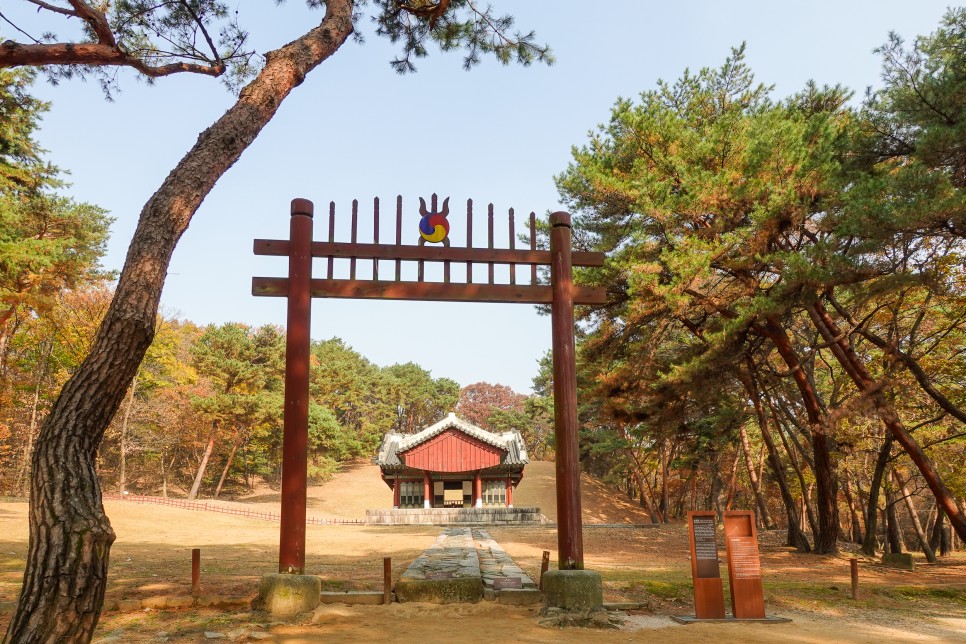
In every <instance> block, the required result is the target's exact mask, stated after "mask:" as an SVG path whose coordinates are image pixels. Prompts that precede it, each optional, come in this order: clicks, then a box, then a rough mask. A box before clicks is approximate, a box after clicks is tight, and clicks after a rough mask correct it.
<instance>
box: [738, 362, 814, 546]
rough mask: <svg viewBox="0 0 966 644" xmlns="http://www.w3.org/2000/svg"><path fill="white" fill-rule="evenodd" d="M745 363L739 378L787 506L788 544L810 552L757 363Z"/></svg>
mask: <svg viewBox="0 0 966 644" xmlns="http://www.w3.org/2000/svg"><path fill="white" fill-rule="evenodd" d="M745 364H746V365H747V367H748V371H747V372H746V371H745V370H743V369H741V368H739V369H738V370H737V374H738V379H739V380H740V381H741V384H742V385H743V386H744V388H745V392H746V393H747V394H748V398H749V399H750V400H751V404H752V406H754V408H755V415H756V416H757V417H758V429H759V431H761V439H762V441H763V442H764V443H765V449H767V450H768V464H769V465H770V466H771V471H772V474H773V475H774V477H775V481H777V483H778V491H779V492H780V493H781V496H782V503H783V504H784V506H785V516H786V518H787V521H788V539H787V544H788V545H789V546H791V547H792V548H795V549H796V550H798V551H799V552H810V551H811V550H812V548H811V546H810V545H809V543H808V538H807V537H806V536H805V533H804V532H802V526H801V524H800V523H799V521H798V516H797V513H796V512H795V499H794V498H793V497H792V492H791V488H789V486H788V479H787V478H786V477H785V468H784V466H783V465H782V460H781V455H780V454H779V453H778V448H777V447H776V446H775V440H774V438H773V437H772V435H771V430H769V429H768V417H767V415H766V414H765V407H764V405H762V404H761V395H760V393H759V391H760V390H759V387H758V381H757V379H756V377H755V373H756V369H755V363H754V361H753V360H752V359H751V356H748V357H746V359H745Z"/></svg>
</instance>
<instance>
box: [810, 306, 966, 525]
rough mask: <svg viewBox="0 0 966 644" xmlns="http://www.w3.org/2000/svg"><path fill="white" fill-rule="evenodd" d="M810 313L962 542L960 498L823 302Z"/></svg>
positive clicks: (963, 518)
mask: <svg viewBox="0 0 966 644" xmlns="http://www.w3.org/2000/svg"><path fill="white" fill-rule="evenodd" d="M807 310H808V314H809V317H811V319H812V322H813V323H814V324H815V327H816V328H817V329H818V330H819V333H820V334H821V335H822V337H823V338H824V339H825V341H826V342H828V343H829V346H830V348H831V349H832V354H833V355H834V356H835V358H836V360H838V362H839V364H841V365H842V368H843V369H844V370H845V372H846V373H847V374H849V377H850V378H851V379H852V381H853V382H854V383H855V385H856V386H857V387H858V388H859V391H861V392H863V393H865V394H868V395H869V396H870V397H871V399H872V402H873V404H874V405H875V409H876V412H877V413H878V415H879V419H880V420H881V421H882V424H883V425H885V426H886V428H887V429H888V430H889V431H891V432H892V435H893V437H894V438H895V440H896V442H898V443H899V444H900V445H902V449H903V450H905V452H906V454H908V455H909V458H910V459H912V462H913V463H914V464H915V465H916V468H917V469H918V470H919V473H920V474H921V475H922V478H923V480H924V481H925V482H926V485H928V486H929V489H930V490H931V491H932V493H933V496H935V497H936V501H937V502H938V503H939V505H940V506H941V507H942V509H943V510H944V511H945V512H946V516H947V517H948V518H949V523H950V525H952V526H953V529H954V530H956V533H957V534H959V537H960V539H966V515H964V513H963V512H962V510H961V509H960V508H959V507H958V506H957V504H956V498H955V497H954V496H953V495H952V493H951V492H950V491H949V488H947V487H946V484H945V483H944V482H943V480H942V477H941V476H940V475H939V472H938V471H937V470H936V468H935V467H934V466H933V464H932V460H930V458H929V457H928V456H926V453H925V452H924V451H923V450H922V447H920V445H919V443H918V441H916V439H915V438H914V437H913V435H912V434H911V433H909V431H908V430H906V428H905V426H904V425H903V424H902V421H900V420H899V416H898V414H896V411H895V409H894V408H893V406H892V405H891V404H889V402H888V400H886V397H885V393H884V392H883V391H882V387H881V386H880V385H879V383H878V382H876V381H875V379H874V378H872V376H871V374H869V371H868V369H866V368H865V364H864V363H863V361H862V360H860V359H859V357H858V356H857V355H856V353H855V351H854V350H853V349H852V346H851V345H850V344H849V343H848V342H847V341H846V337H845V336H844V335H843V334H842V333H841V331H839V328H838V326H837V325H836V324H835V321H834V320H833V319H832V316H830V315H829V314H828V311H827V310H826V309H825V307H824V306H822V303H821V302H816V303H814V304H812V305H811V306H808V307H807Z"/></svg>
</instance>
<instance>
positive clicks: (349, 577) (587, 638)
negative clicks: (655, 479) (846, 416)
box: [0, 463, 966, 643]
mask: <svg viewBox="0 0 966 644" xmlns="http://www.w3.org/2000/svg"><path fill="white" fill-rule="evenodd" d="M552 471H553V470H552V464H539V463H537V464H533V465H531V466H530V467H528V469H527V475H526V477H525V478H524V482H523V484H521V486H520V488H519V490H518V492H517V494H516V497H515V501H516V505H518V506H523V505H538V506H539V507H541V508H542V509H543V510H544V512H545V514H548V515H549V516H551V517H552V516H553V505H554V498H555V496H554V492H553V486H552V481H553V478H552ZM270 494H271V493H270V492H260V493H259V495H260V496H259V498H253V499H251V500H250V502H252V503H254V504H257V505H258V506H260V507H263V508H266V509H275V510H276V511H277V507H278V501H277V498H271V497H270V496H269V495H270ZM310 497H311V500H310V509H309V514H310V515H312V516H332V517H345V518H357V517H361V516H364V513H365V509H366V508H367V507H385V505H387V504H388V502H389V500H390V499H391V495H390V492H389V488H388V487H386V486H385V484H384V483H382V482H381V481H380V480H379V479H378V474H377V472H376V471H375V468H373V467H372V466H368V465H358V466H355V467H352V468H349V469H348V470H347V471H346V472H344V473H342V474H340V475H338V476H336V477H335V478H334V479H333V480H332V481H330V482H328V483H327V484H326V485H324V486H320V487H318V488H314V489H313V490H312V492H311V494H310ZM582 502H583V508H584V516H585V518H586V519H587V520H588V521H589V522H593V523H631V524H639V523H646V522H647V520H646V517H645V516H644V515H643V513H641V512H640V508H638V507H637V506H636V505H634V504H632V503H628V502H627V501H626V500H624V497H622V496H621V495H619V494H617V493H616V492H614V491H612V490H608V489H607V488H606V487H605V486H603V485H601V484H600V483H599V482H597V481H593V480H591V479H587V480H585V482H584V489H583V498H582ZM226 503H227V502H226ZM106 508H107V512H108V515H109V516H110V517H111V522H112V524H113V526H114V529H115V531H116V532H117V535H118V539H117V542H116V543H115V545H114V547H113V548H112V550H111V574H110V579H109V586H108V591H107V605H108V606H110V605H112V604H114V603H115V602H117V601H118V600H122V599H131V598H134V599H144V598H147V597H154V596H160V595H175V596H177V595H186V594H187V593H188V590H189V583H190V550H191V548H193V547H200V548H201V549H202V586H203V592H205V593H211V594H217V595H222V596H242V597H249V596H252V595H253V594H254V592H255V589H256V587H257V583H258V579H259V577H260V576H261V575H262V574H264V573H268V572H273V570H274V569H275V568H276V565H277V559H276V556H277V549H278V524H277V523H272V522H268V521H261V520H256V519H247V518H243V517H237V516H230V515H224V514H218V513H213V512H201V511H192V510H182V509H177V508H169V507H162V506H157V505H146V504H145V505H142V504H135V503H130V502H119V501H109V502H107V504H106ZM26 510H27V506H26V504H25V503H0V607H2V606H3V605H4V604H3V602H8V604H7V609H6V610H3V609H2V608H0V629H3V628H5V626H6V623H7V621H8V620H9V618H10V612H9V602H13V601H15V600H16V596H17V593H18V590H19V585H20V578H21V575H22V571H23V565H24V561H25V556H26V543H27V518H26V517H27V515H26ZM438 531H439V529H438V528H433V527H375V526H373V527H367V526H309V527H308V529H307V536H308V538H307V543H306V549H307V556H306V566H307V571H308V572H310V573H312V574H317V575H319V576H321V577H322V579H323V583H324V586H325V588H326V589H327V590H348V589H367V588H368V589H380V588H381V583H382V581H381V580H382V558H383V557H384V556H390V557H392V560H393V573H394V577H395V578H398V577H399V575H400V574H401V573H402V571H403V570H404V569H405V567H406V566H407V565H408V564H409V562H410V561H412V559H413V558H414V557H415V556H416V555H417V554H418V553H419V552H420V551H421V550H422V549H423V548H425V547H426V546H428V545H429V544H430V543H431V542H432V541H433V539H434V538H435V536H436V534H438ZM490 533H491V534H492V535H493V537H494V538H495V539H496V540H497V541H498V542H499V543H500V544H501V545H502V546H503V547H504V548H506V550H507V551H508V552H509V553H510V554H511V555H512V556H513V557H514V559H515V560H516V561H517V562H518V563H519V564H520V565H521V566H522V567H523V568H524V569H525V570H526V571H527V572H528V573H529V574H530V575H531V576H533V577H534V578H537V577H538V576H539V566H540V559H541V554H542V552H543V551H544V550H549V551H551V552H554V551H555V550H556V532H555V531H554V529H553V528H551V527H527V528H509V527H503V528H492V529H491V530H490ZM583 535H584V552H585V557H586V559H585V561H586V567H587V568H590V569H593V570H597V571H599V572H600V573H601V574H602V576H603V578H604V591H605V600H606V601H637V602H643V603H644V604H646V606H647V608H646V609H644V610H640V611H634V612H633V614H632V615H630V616H629V617H627V619H626V620H625V628H626V630H621V631H588V630H585V629H577V630H567V631H560V630H553V629H547V628H545V627H542V626H540V625H539V624H538V619H537V618H536V615H535V613H534V611H533V610H532V609H528V608H513V607H504V606H500V605H495V604H492V603H490V602H484V603H483V604H479V605H459V606H430V605H425V604H404V605H400V604H393V605H392V606H388V607H383V606H373V607H347V606H342V605H333V606H328V607H322V608H320V609H319V610H318V611H317V612H316V614H315V615H314V616H313V617H311V618H307V619H306V621H305V623H302V624H296V625H291V624H289V625H285V624H275V625H270V624H269V622H268V621H267V618H266V617H265V616H264V615H260V614H258V613H253V612H251V611H248V610H247V609H243V610H216V609H187V610H151V611H145V610H140V611H136V612H130V613H124V612H119V611H116V610H107V611H105V613H104V615H103V617H102V620H101V623H100V625H99V627H98V636H97V638H100V639H102V640H103V641H105V642H107V641H115V642H157V641H170V642H197V641H204V632H205V631H209V632H219V633H223V634H226V635H230V636H231V637H230V638H229V639H235V640H236V641H248V638H249V636H250V634H252V633H261V634H270V639H269V640H268V641H279V642H293V643H294V642H316V641H318V642H321V641H331V640H332V639H333V638H337V639H338V640H339V641H343V640H344V641H367V642H373V641H402V642H409V641H412V642H437V641H444V640H445V641H452V642H470V641H473V642H478V641H488V640H491V641H496V642H504V641H528V642H555V641H580V642H605V641H606V642H617V641H621V642H623V641H638V640H640V641H643V640H645V639H647V640H649V641H662V642H664V641H667V642H677V641H681V642H685V641H710V640H712V639H714V640H721V641H736V642H737V641H762V642H812V641H821V640H825V641H830V642H832V641H841V642H869V641H876V640H879V641H921V642H940V641H943V642H945V641H956V640H960V641H966V638H964V636H963V633H964V632H966V557H963V556H961V555H960V556H957V557H954V558H952V559H951V560H950V561H949V562H946V563H944V564H941V565H937V566H920V567H919V568H918V569H917V571H916V572H914V573H909V572H901V571H895V570H889V569H886V568H883V567H882V566H881V565H878V564H874V563H872V562H863V564H862V582H861V583H862V597H861V599H860V600H859V601H858V602H853V601H852V600H850V599H848V590H849V578H848V575H849V566H848V559H847V555H842V556H828V557H816V556H807V555H799V554H796V553H794V552H791V551H789V549H788V548H786V547H784V546H783V544H782V536H783V535H782V534H781V533H779V532H771V533H765V534H762V535H761V539H760V541H761V549H762V570H763V574H764V584H765V600H766V606H767V607H768V612H769V613H770V614H781V615H784V616H788V617H792V618H793V619H794V620H795V621H794V623H793V624H789V625H770V626H763V625H752V624H741V625H737V624H732V625H725V626H721V625H718V626H715V625H706V624H702V625H694V626H686V627H685V626H677V625H674V624H673V623H672V622H670V620H668V619H667V618H666V616H667V615H673V614H680V615H686V614H689V613H690V611H691V610H692V607H691V603H690V565H689V563H688V558H687V549H688V547H687V532H686V530H685V529H684V526H683V525H680V524H678V525H670V526H661V527H626V528H608V527H592V526H588V527H586V528H585V529H584V532H583ZM722 572H723V574H725V575H726V568H725V567H724V566H723V567H722ZM725 586H726V587H727V583H726V584H725ZM97 638H96V639H97Z"/></svg>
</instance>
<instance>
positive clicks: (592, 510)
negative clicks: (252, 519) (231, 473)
mask: <svg viewBox="0 0 966 644" xmlns="http://www.w3.org/2000/svg"><path fill="white" fill-rule="evenodd" d="M247 501H248V502H250V503H264V504H265V505H273V504H274V505H276V506H277V504H278V495H277V494H273V495H261V496H256V497H252V498H249V499H247ZM513 504H514V505H515V506H517V507H524V506H536V507H539V508H540V511H541V512H543V514H544V515H546V517H547V518H548V519H549V520H551V521H555V520H556V518H557V508H556V492H555V489H554V464H553V463H551V462H547V461H536V462H533V463H530V464H529V465H527V467H526V469H525V470H524V475H523V480H522V481H521V482H520V485H519V486H518V487H517V488H516V489H515V490H514V494H513ZM391 505H392V490H390V489H389V486H387V485H386V484H385V483H383V481H382V479H381V478H380V476H379V467H378V466H376V465H370V464H368V463H358V464H354V465H349V466H347V467H346V468H344V469H343V471H341V472H339V473H337V474H336V475H335V476H333V477H332V478H331V479H329V480H328V481H326V482H325V483H324V484H322V485H318V486H313V487H310V488H309V491H308V513H309V515H310V516H317V517H342V518H347V519H361V518H364V517H365V516H366V510H367V509H374V508H387V507H390V506H391ZM581 505H582V513H583V520H584V523H649V518H648V516H647V514H646V513H645V512H644V511H643V510H642V509H641V508H640V507H639V506H638V505H637V504H636V503H634V502H631V501H628V499H627V497H626V496H625V495H624V494H622V493H621V492H619V491H618V490H615V489H612V488H610V487H608V486H606V485H604V484H603V483H602V482H601V481H599V480H597V479H596V478H594V477H592V476H588V475H586V474H584V475H582V476H581Z"/></svg>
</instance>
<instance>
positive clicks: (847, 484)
mask: <svg viewBox="0 0 966 644" xmlns="http://www.w3.org/2000/svg"><path fill="white" fill-rule="evenodd" d="M842 492H843V493H844V494H845V503H846V504H847V505H848V506H849V518H850V519H851V524H852V525H851V533H852V542H853V543H862V524H861V523H860V522H859V511H858V508H857V507H856V504H855V497H854V496H852V476H851V473H850V472H849V471H848V470H845V480H844V481H843V485H842Z"/></svg>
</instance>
